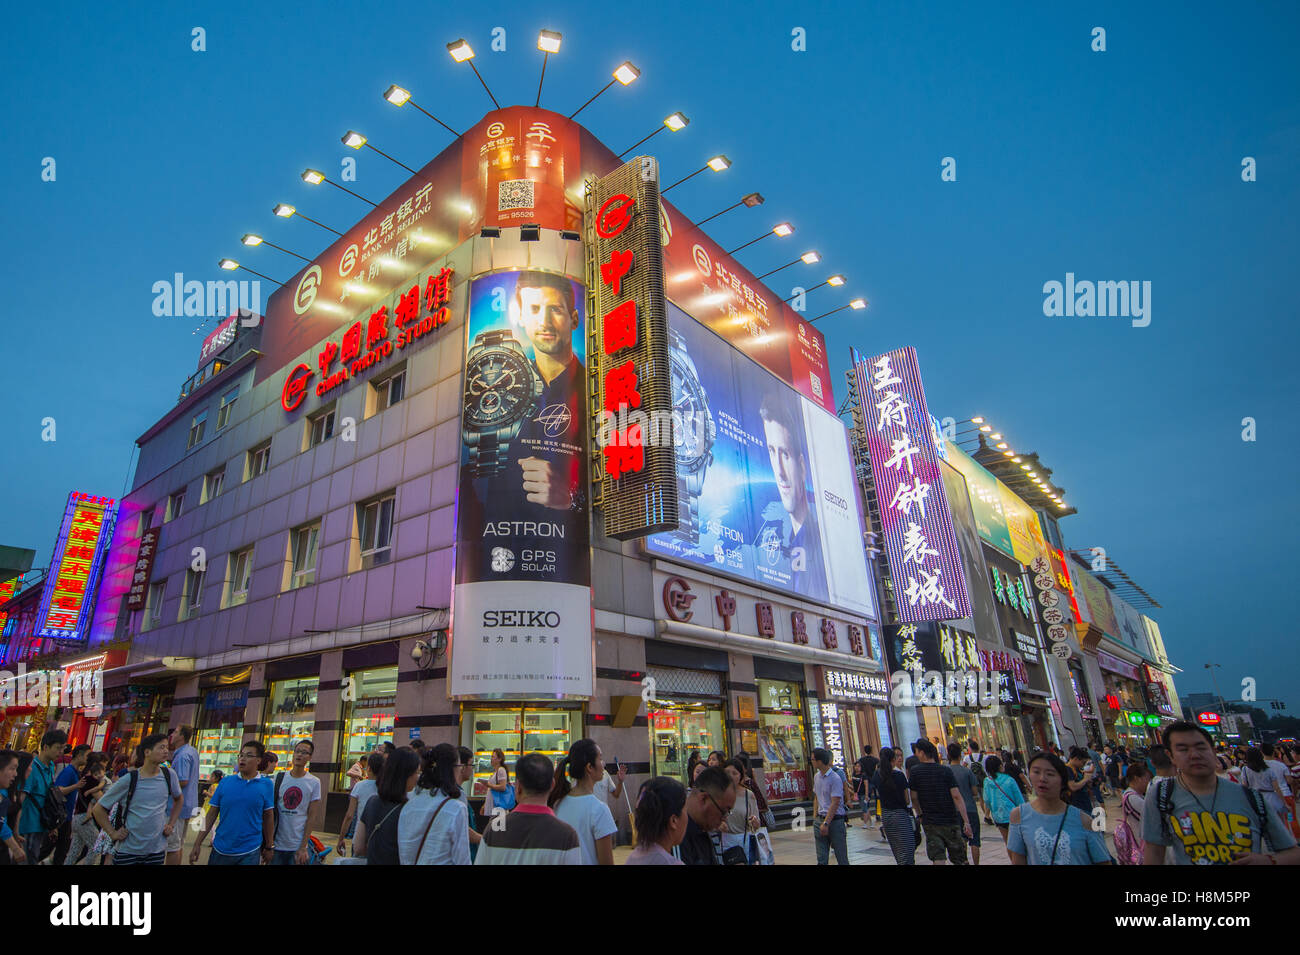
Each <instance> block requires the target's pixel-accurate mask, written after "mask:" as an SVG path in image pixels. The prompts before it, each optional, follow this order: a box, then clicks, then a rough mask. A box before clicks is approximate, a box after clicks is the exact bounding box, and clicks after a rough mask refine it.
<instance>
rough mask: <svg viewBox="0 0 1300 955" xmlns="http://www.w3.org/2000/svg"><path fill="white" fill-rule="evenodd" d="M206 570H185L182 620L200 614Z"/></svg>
mask: <svg viewBox="0 0 1300 955" xmlns="http://www.w3.org/2000/svg"><path fill="white" fill-rule="evenodd" d="M207 574H208V572H207V571H206V570H195V569H193V568H190V569H189V570H187V571H185V590H184V592H182V594H181V614H180V619H181V620H188V619H189V618H190V617H194V616H197V615H198V612H199V604H200V602H201V601H202V600H203V578H205V577H206V576H207Z"/></svg>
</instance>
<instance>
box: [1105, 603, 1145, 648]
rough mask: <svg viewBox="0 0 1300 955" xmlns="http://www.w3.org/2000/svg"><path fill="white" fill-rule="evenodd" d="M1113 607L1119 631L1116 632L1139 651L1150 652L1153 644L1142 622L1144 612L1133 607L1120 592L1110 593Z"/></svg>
mask: <svg viewBox="0 0 1300 955" xmlns="http://www.w3.org/2000/svg"><path fill="white" fill-rule="evenodd" d="M1110 605H1111V609H1112V610H1114V611H1115V623H1116V625H1117V626H1118V627H1119V631H1118V632H1117V633H1116V634H1115V636H1116V637H1118V638H1119V639H1120V640H1122V641H1123V642H1124V643H1127V644H1128V645H1129V646H1130V647H1132V648H1133V649H1134V650H1137V651H1138V652H1139V653H1150V652H1151V645H1150V644H1149V643H1148V642H1147V628H1146V625H1145V624H1144V623H1143V622H1142V614H1140V613H1138V612H1137V611H1136V610H1134V609H1133V605H1132V604H1130V603H1129V602H1128V601H1127V600H1125V599H1124V598H1123V597H1121V596H1120V595H1119V594H1111V595H1110Z"/></svg>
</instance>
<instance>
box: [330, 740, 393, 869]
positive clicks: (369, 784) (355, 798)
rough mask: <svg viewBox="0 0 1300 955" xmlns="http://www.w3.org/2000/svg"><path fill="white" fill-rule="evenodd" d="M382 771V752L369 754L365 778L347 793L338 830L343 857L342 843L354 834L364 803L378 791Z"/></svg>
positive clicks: (339, 845) (364, 809)
mask: <svg viewBox="0 0 1300 955" xmlns="http://www.w3.org/2000/svg"><path fill="white" fill-rule="evenodd" d="M383 771H384V754H383V751H382V750H381V751H379V752H375V753H371V754H370V755H369V756H367V757H366V778H365V779H362V780H360V781H359V782H357V783H356V784H355V785H353V787H352V791H351V792H349V793H348V811H347V813H345V814H344V816H343V825H342V826H341V827H340V828H339V841H338V846H337V848H338V853H339V855H340V856H341V855H343V842H344V840H345V839H351V838H352V837H353V836H354V835H355V834H356V829H357V823H358V822H359V821H360V819H361V814H362V813H363V812H365V811H366V803H367V802H369V801H370V797H371V796H373V795H374V794H375V793H376V792H378V791H379V774H380V773H382V772H383Z"/></svg>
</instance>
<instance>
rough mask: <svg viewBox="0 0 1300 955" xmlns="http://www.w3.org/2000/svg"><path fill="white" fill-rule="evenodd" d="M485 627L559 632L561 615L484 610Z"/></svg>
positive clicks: (540, 611) (536, 611)
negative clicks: (541, 629) (535, 628)
mask: <svg viewBox="0 0 1300 955" xmlns="http://www.w3.org/2000/svg"><path fill="white" fill-rule="evenodd" d="M483 626H485V627H546V628H547V629H549V630H558V629H559V627H560V615H559V614H558V613H556V612H555V611H554V610H484V611H483Z"/></svg>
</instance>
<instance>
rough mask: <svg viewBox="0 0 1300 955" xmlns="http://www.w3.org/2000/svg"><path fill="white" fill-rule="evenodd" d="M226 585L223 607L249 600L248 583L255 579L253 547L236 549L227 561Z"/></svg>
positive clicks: (237, 604)
mask: <svg viewBox="0 0 1300 955" xmlns="http://www.w3.org/2000/svg"><path fill="white" fill-rule="evenodd" d="M226 568H227V570H226V587H225V593H224V594H222V600H221V606H222V607H237V606H239V604H242V603H244V602H245V601H247V600H248V585H249V584H250V583H252V580H253V548H251V547H245V548H244V549H243V550H240V551H235V552H234V553H233V554H231V555H230V560H229V561H227V562H226Z"/></svg>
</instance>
